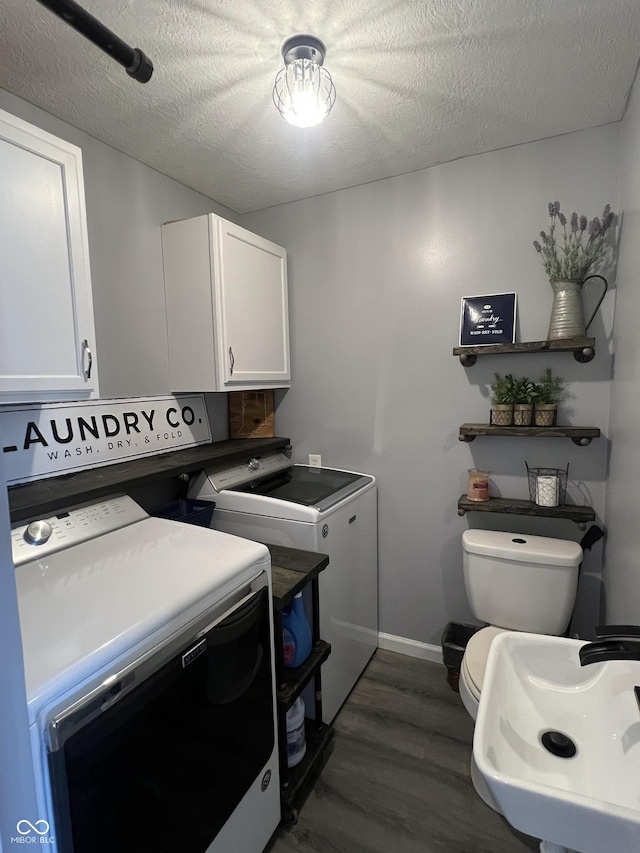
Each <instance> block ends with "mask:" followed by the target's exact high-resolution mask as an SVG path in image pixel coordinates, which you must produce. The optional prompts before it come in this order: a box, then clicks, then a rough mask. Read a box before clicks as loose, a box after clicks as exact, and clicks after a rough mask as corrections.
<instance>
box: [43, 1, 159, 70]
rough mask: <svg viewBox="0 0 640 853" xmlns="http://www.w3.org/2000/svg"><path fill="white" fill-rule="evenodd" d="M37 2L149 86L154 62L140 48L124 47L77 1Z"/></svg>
mask: <svg viewBox="0 0 640 853" xmlns="http://www.w3.org/2000/svg"><path fill="white" fill-rule="evenodd" d="M38 2H39V3H42V5H43V6H46V7H47V9H50V10H51V11H52V12H53V13H54V14H56V15H58V17H59V18H62V20H63V21H64V22H65V23H67V24H69V26H71V27H73V28H74V29H76V30H78V32H79V33H82V35H83V36H84V37H85V38H88V39H89V41H92V42H93V43H94V44H95V45H97V46H98V47H99V48H100V49H101V50H104V52H105V53H108V54H109V56H111V57H112V58H113V59H115V60H116V62H119V63H120V65H123V66H124V67H125V69H126V71H127V74H128V75H129V76H130V77H133V79H134V80H137V81H138V82H139V83H147V82H148V81H149V80H150V79H151V75H152V74H153V63H152V62H151V60H150V59H149V58H148V57H147V56H145V55H144V53H143V52H142V51H141V50H140V49H139V48H137V47H129V45H128V44H125V42H123V41H122V39H120V38H118V36H117V35H115V34H114V33H112V32H111V30H109V29H107V27H105V26H104V24H101V23H100V21H98V20H97V19H96V18H94V17H93V15H90V14H89V13H88V12H87V11H85V10H84V9H83V8H82V7H81V6H78V4H77V3H75V2H74V0H38Z"/></svg>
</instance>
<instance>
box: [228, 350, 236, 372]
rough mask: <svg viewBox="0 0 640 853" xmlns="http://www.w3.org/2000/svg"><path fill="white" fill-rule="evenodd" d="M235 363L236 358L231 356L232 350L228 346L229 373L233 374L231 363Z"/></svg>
mask: <svg viewBox="0 0 640 853" xmlns="http://www.w3.org/2000/svg"><path fill="white" fill-rule="evenodd" d="M235 363H236V360H235V358H234V356H233V350H232V349H231V347H229V374H230V375H231V376H233V365H234V364H235Z"/></svg>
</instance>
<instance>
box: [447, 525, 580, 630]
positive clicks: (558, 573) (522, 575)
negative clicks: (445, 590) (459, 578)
mask: <svg viewBox="0 0 640 853" xmlns="http://www.w3.org/2000/svg"><path fill="white" fill-rule="evenodd" d="M462 551H463V567H464V582H465V588H466V591H467V598H468V599H469V604H470V606H471V610H472V611H473V614H474V616H475V617H476V618H477V619H481V620H482V621H483V622H488V623H489V624H490V625H495V626H497V627H499V628H507V629H509V630H511V631H531V632H532V633H534V634H561V633H562V632H563V631H565V630H566V628H567V626H568V624H569V620H570V618H571V613H572V611H573V606H574V603H575V598H576V590H577V586H578V568H579V566H580V563H581V561H582V548H581V547H580V545H578V543H577V542H570V541H568V540H566V539H551V538H548V537H546V536H528V535H526V534H519V533H503V532H499V531H495V530H465V532H464V533H463V534H462Z"/></svg>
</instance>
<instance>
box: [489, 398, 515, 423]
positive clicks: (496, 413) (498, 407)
mask: <svg viewBox="0 0 640 853" xmlns="http://www.w3.org/2000/svg"><path fill="white" fill-rule="evenodd" d="M490 423H491V425H492V426H511V424H512V423H513V403H496V404H495V405H494V406H492V407H491V421H490Z"/></svg>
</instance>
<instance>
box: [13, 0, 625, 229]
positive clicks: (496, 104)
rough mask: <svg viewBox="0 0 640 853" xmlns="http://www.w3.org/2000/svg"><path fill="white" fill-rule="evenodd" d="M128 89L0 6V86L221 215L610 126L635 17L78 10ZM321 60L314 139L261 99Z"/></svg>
mask: <svg viewBox="0 0 640 853" xmlns="http://www.w3.org/2000/svg"><path fill="white" fill-rule="evenodd" d="M81 5H82V6H83V7H84V8H85V9H86V10H87V11H89V12H91V14H93V15H95V16H96V17H97V18H98V19H99V20H100V21H101V22H102V23H103V24H104V25H105V26H107V27H109V28H110V29H111V30H113V31H114V32H115V33H116V35H118V36H119V37H120V38H121V39H123V40H124V41H125V42H127V43H128V44H130V45H131V46H134V47H140V48H141V49H142V50H143V51H144V52H145V53H146V54H147V55H148V56H149V57H150V58H151V59H152V61H153V63H154V66H155V71H154V75H153V77H152V78H151V81H150V82H149V83H147V84H145V85H141V84H139V83H136V82H135V81H133V80H131V79H130V78H129V77H128V76H127V74H126V72H125V70H124V69H123V68H122V67H121V66H120V65H118V64H117V63H115V62H114V61H113V60H111V59H110V58H109V57H108V56H107V55H106V54H104V53H103V52H102V51H100V50H99V49H98V48H97V47H95V46H94V45H93V44H91V43H90V42H88V41H87V40H86V39H84V38H83V37H82V36H81V35H80V34H79V33H78V32H76V31H75V30H73V29H72V28H71V27H69V26H68V25H66V24H65V23H64V22H63V21H61V20H60V19H59V18H58V17H56V16H55V15H53V14H52V13H51V12H50V11H49V10H48V9H46V8H45V7H43V6H41V5H40V4H39V3H37V2H36V0H2V2H1V4H0V87H2V88H4V89H6V90H8V91H9V92H12V93H13V94H15V95H18V96H19V97H21V98H24V99H25V100H27V101H30V102H31V103H33V104H36V105H37V106H39V107H42V108H43V109H45V110H47V111H48V112H50V113H52V114H53V115H55V116H58V117H59V118H61V119H63V120H64V121H66V122H69V123H70V124H72V125H74V126H75V127H78V128H80V129H82V130H84V131H86V132H87V133H89V134H91V135H92V136H94V137H96V138H98V139H100V140H102V141H104V142H106V143H108V144H110V145H112V146H114V147H115V148H117V149H119V150H120V151H123V152H125V153H126V154H129V155H130V156H132V157H135V158H136V159H138V160H141V161H142V162H144V163H147V164H148V165H150V166H153V167H154V168H156V169H158V170H159V171H161V172H164V173H165V174H167V175H170V176H171V177H173V178H175V179H177V180H178V181H181V182H182V183H184V184H186V185H188V186H190V187H193V188H194V189H197V190H199V191H201V192H203V193H205V194H206V195H208V196H210V197H211V198H214V199H216V200H217V201H219V202H220V203H222V204H224V205H226V206H227V207H229V208H231V209H232V210H234V211H236V212H238V213H244V212H247V211H250V210H258V209H261V208H264V207H270V206H272V205H276V204H281V203H283V202H287V201H291V200H294V199H300V198H306V197H309V196H313V195H317V194H319V193H324V192H329V191H331V190H336V189H341V188H344V187H349V186H354V185H357V184H362V183H366V182H368V181H374V180H377V179H380V178H385V177H390V176H392V175H398V174H402V173H406V172H411V171H414V170H416V169H422V168H425V167H428V166H432V165H434V164H436V163H442V162H446V161H449V160H454V159H456V158H458V157H464V156H467V155H470V154H476V153H479V152H482V151H489V150H492V149H497V148H503V147H505V146H508V145H515V144H518V143H522V142H529V141H531V140H534V139H541V138H544V137H548V136H554V135H556V134H561V133H566V132H569V131H573V130H579V129H582V128H585V127H592V126H595V125H599V124H603V123H606V122H610V121H617V120H618V119H620V118H621V116H622V113H623V110H624V106H625V102H626V97H627V93H628V91H629V89H630V87H631V85H632V83H633V79H634V75H635V72H636V67H637V63H638V58H639V56H640V2H639V0H81ZM300 32H303V33H304V32H307V33H312V34H313V35H316V36H318V37H319V38H321V39H322V40H323V41H324V42H325V44H326V45H327V57H326V63H325V64H326V67H327V68H328V69H329V70H330V71H331V74H332V76H333V79H334V82H335V86H336V89H337V101H336V105H335V107H334V109H333V111H332V113H331V114H330V115H329V117H328V118H327V119H326V121H325V122H324V123H323V124H322V125H320V126H319V127H316V128H309V129H304V130H303V129H299V128H295V127H291V126H290V125H288V124H287V123H286V122H285V121H284V120H283V119H282V118H281V117H280V116H279V115H278V113H277V111H276V109H275V107H274V106H273V103H272V100H271V91H272V88H273V80H274V77H275V75H276V73H277V71H278V70H279V68H280V67H281V64H282V62H281V55H280V46H281V44H282V42H283V41H284V40H285V39H286V38H287V37H288V36H290V35H292V34H294V33H300Z"/></svg>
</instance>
